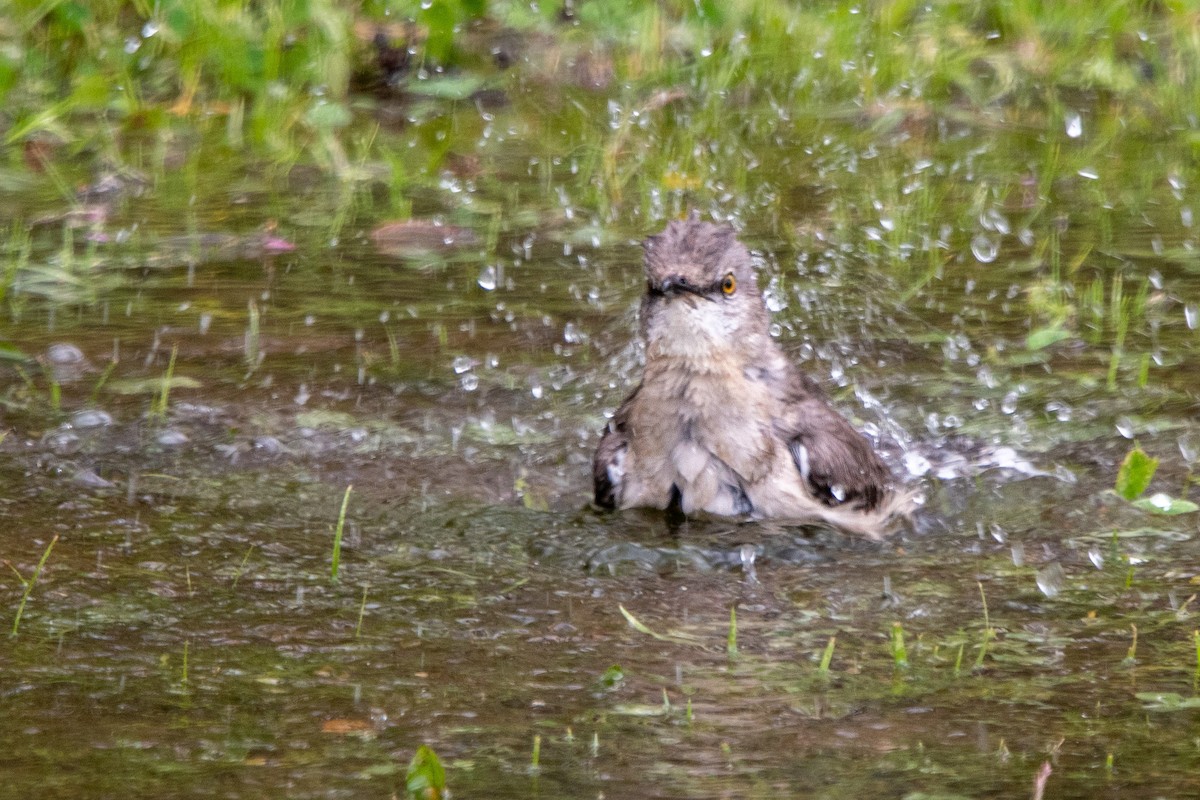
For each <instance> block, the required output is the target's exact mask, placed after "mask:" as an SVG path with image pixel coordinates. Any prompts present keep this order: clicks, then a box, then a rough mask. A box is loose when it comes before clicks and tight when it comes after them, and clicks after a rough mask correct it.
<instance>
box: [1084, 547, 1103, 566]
mask: <svg viewBox="0 0 1200 800" xmlns="http://www.w3.org/2000/svg"><path fill="white" fill-rule="evenodd" d="M1088 561H1091V562H1092V566H1094V567H1095V568H1096V569H1104V553H1102V552H1100V548H1099V547H1091V548H1089V549H1088Z"/></svg>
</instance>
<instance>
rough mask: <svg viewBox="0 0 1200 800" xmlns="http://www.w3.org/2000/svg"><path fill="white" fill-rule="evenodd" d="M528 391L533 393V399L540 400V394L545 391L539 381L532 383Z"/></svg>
mask: <svg viewBox="0 0 1200 800" xmlns="http://www.w3.org/2000/svg"><path fill="white" fill-rule="evenodd" d="M529 393H530V394H532V395H533V399H534V400H541V399H542V395H543V394H545V393H546V390H545V389H543V388H542V385H541V384H540V383H538V384H534V386H533V387H532V388H531V389H530V390H529Z"/></svg>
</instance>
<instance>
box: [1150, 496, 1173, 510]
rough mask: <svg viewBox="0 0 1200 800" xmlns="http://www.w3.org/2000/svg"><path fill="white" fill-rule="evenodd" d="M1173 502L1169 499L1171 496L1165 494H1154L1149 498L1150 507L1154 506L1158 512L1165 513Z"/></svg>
mask: <svg viewBox="0 0 1200 800" xmlns="http://www.w3.org/2000/svg"><path fill="white" fill-rule="evenodd" d="M1173 502H1175V501H1174V500H1172V499H1171V495H1169V494H1167V493H1166V492H1155V493H1154V494H1153V495H1151V496H1150V505H1152V506H1154V507H1155V508H1157V509H1158V510H1160V511H1166V510H1167V509H1168V508H1170V507H1171V504H1172V503H1173Z"/></svg>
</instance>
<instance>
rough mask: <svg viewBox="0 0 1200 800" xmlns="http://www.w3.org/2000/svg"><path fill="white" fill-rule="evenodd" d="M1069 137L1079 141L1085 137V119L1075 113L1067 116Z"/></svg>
mask: <svg viewBox="0 0 1200 800" xmlns="http://www.w3.org/2000/svg"><path fill="white" fill-rule="evenodd" d="M1066 122H1067V136H1070V137H1071V138H1072V139H1078V138H1079V137H1080V136H1083V118H1082V117H1080V116H1079V114H1078V113H1077V112H1075V111H1072V112H1070V113H1068V114H1067V120H1066Z"/></svg>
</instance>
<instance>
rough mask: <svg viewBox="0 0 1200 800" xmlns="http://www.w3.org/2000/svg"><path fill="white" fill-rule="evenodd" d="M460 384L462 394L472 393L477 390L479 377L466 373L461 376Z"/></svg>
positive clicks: (472, 373)
mask: <svg viewBox="0 0 1200 800" xmlns="http://www.w3.org/2000/svg"><path fill="white" fill-rule="evenodd" d="M461 384H462V388H463V391H464V392H473V391H475V390H476V389H478V388H479V376H478V375H476V374H475V373H474V372H468V373H466V374H465V375H463V376H462V380H461Z"/></svg>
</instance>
